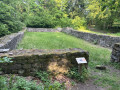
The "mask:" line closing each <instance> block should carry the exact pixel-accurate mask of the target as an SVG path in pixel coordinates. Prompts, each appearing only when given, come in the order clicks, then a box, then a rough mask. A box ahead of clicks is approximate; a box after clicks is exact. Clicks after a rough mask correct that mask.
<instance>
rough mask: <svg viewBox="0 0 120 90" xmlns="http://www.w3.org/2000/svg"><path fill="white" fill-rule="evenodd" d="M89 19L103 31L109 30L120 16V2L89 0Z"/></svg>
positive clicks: (115, 0)
mask: <svg viewBox="0 0 120 90" xmlns="http://www.w3.org/2000/svg"><path fill="white" fill-rule="evenodd" d="M87 2H88V4H87V8H86V11H87V12H88V14H87V19H88V20H90V21H93V22H94V24H95V25H96V26H97V27H99V28H101V29H106V28H107V29H108V28H109V27H111V26H112V25H113V22H114V20H115V19H116V18H117V17H118V16H119V14H120V11H119V9H120V4H119V3H120V1H119V0H87Z"/></svg>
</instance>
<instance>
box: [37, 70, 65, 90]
mask: <svg viewBox="0 0 120 90" xmlns="http://www.w3.org/2000/svg"><path fill="white" fill-rule="evenodd" d="M37 77H39V78H40V79H41V80H42V82H43V84H44V90H65V85H64V83H62V84H61V83H59V82H58V81H55V82H52V81H51V80H50V72H46V71H39V72H37Z"/></svg>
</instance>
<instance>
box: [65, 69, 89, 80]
mask: <svg viewBox="0 0 120 90" xmlns="http://www.w3.org/2000/svg"><path fill="white" fill-rule="evenodd" d="M67 76H68V77H70V78H72V79H75V80H76V81H81V82H84V81H85V80H86V79H87V78H88V71H87V70H86V69H85V67H83V68H82V71H81V74H80V73H79V72H78V69H77V68H71V69H70V70H69V72H68V74H67Z"/></svg>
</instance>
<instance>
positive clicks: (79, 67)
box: [78, 64, 83, 74]
mask: <svg viewBox="0 0 120 90" xmlns="http://www.w3.org/2000/svg"><path fill="white" fill-rule="evenodd" d="M82 66H83V65H82V64H78V72H79V73H80V74H82Z"/></svg>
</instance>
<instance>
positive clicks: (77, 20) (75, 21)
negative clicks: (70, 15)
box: [72, 16, 86, 29]
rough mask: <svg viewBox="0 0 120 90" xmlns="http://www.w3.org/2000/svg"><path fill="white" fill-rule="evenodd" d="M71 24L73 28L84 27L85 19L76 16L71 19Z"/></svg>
mask: <svg viewBox="0 0 120 90" xmlns="http://www.w3.org/2000/svg"><path fill="white" fill-rule="evenodd" d="M72 24H73V28H74V29H81V28H84V29H85V27H86V21H85V18H81V17H79V16H76V17H75V18H74V19H73V20H72Z"/></svg>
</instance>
